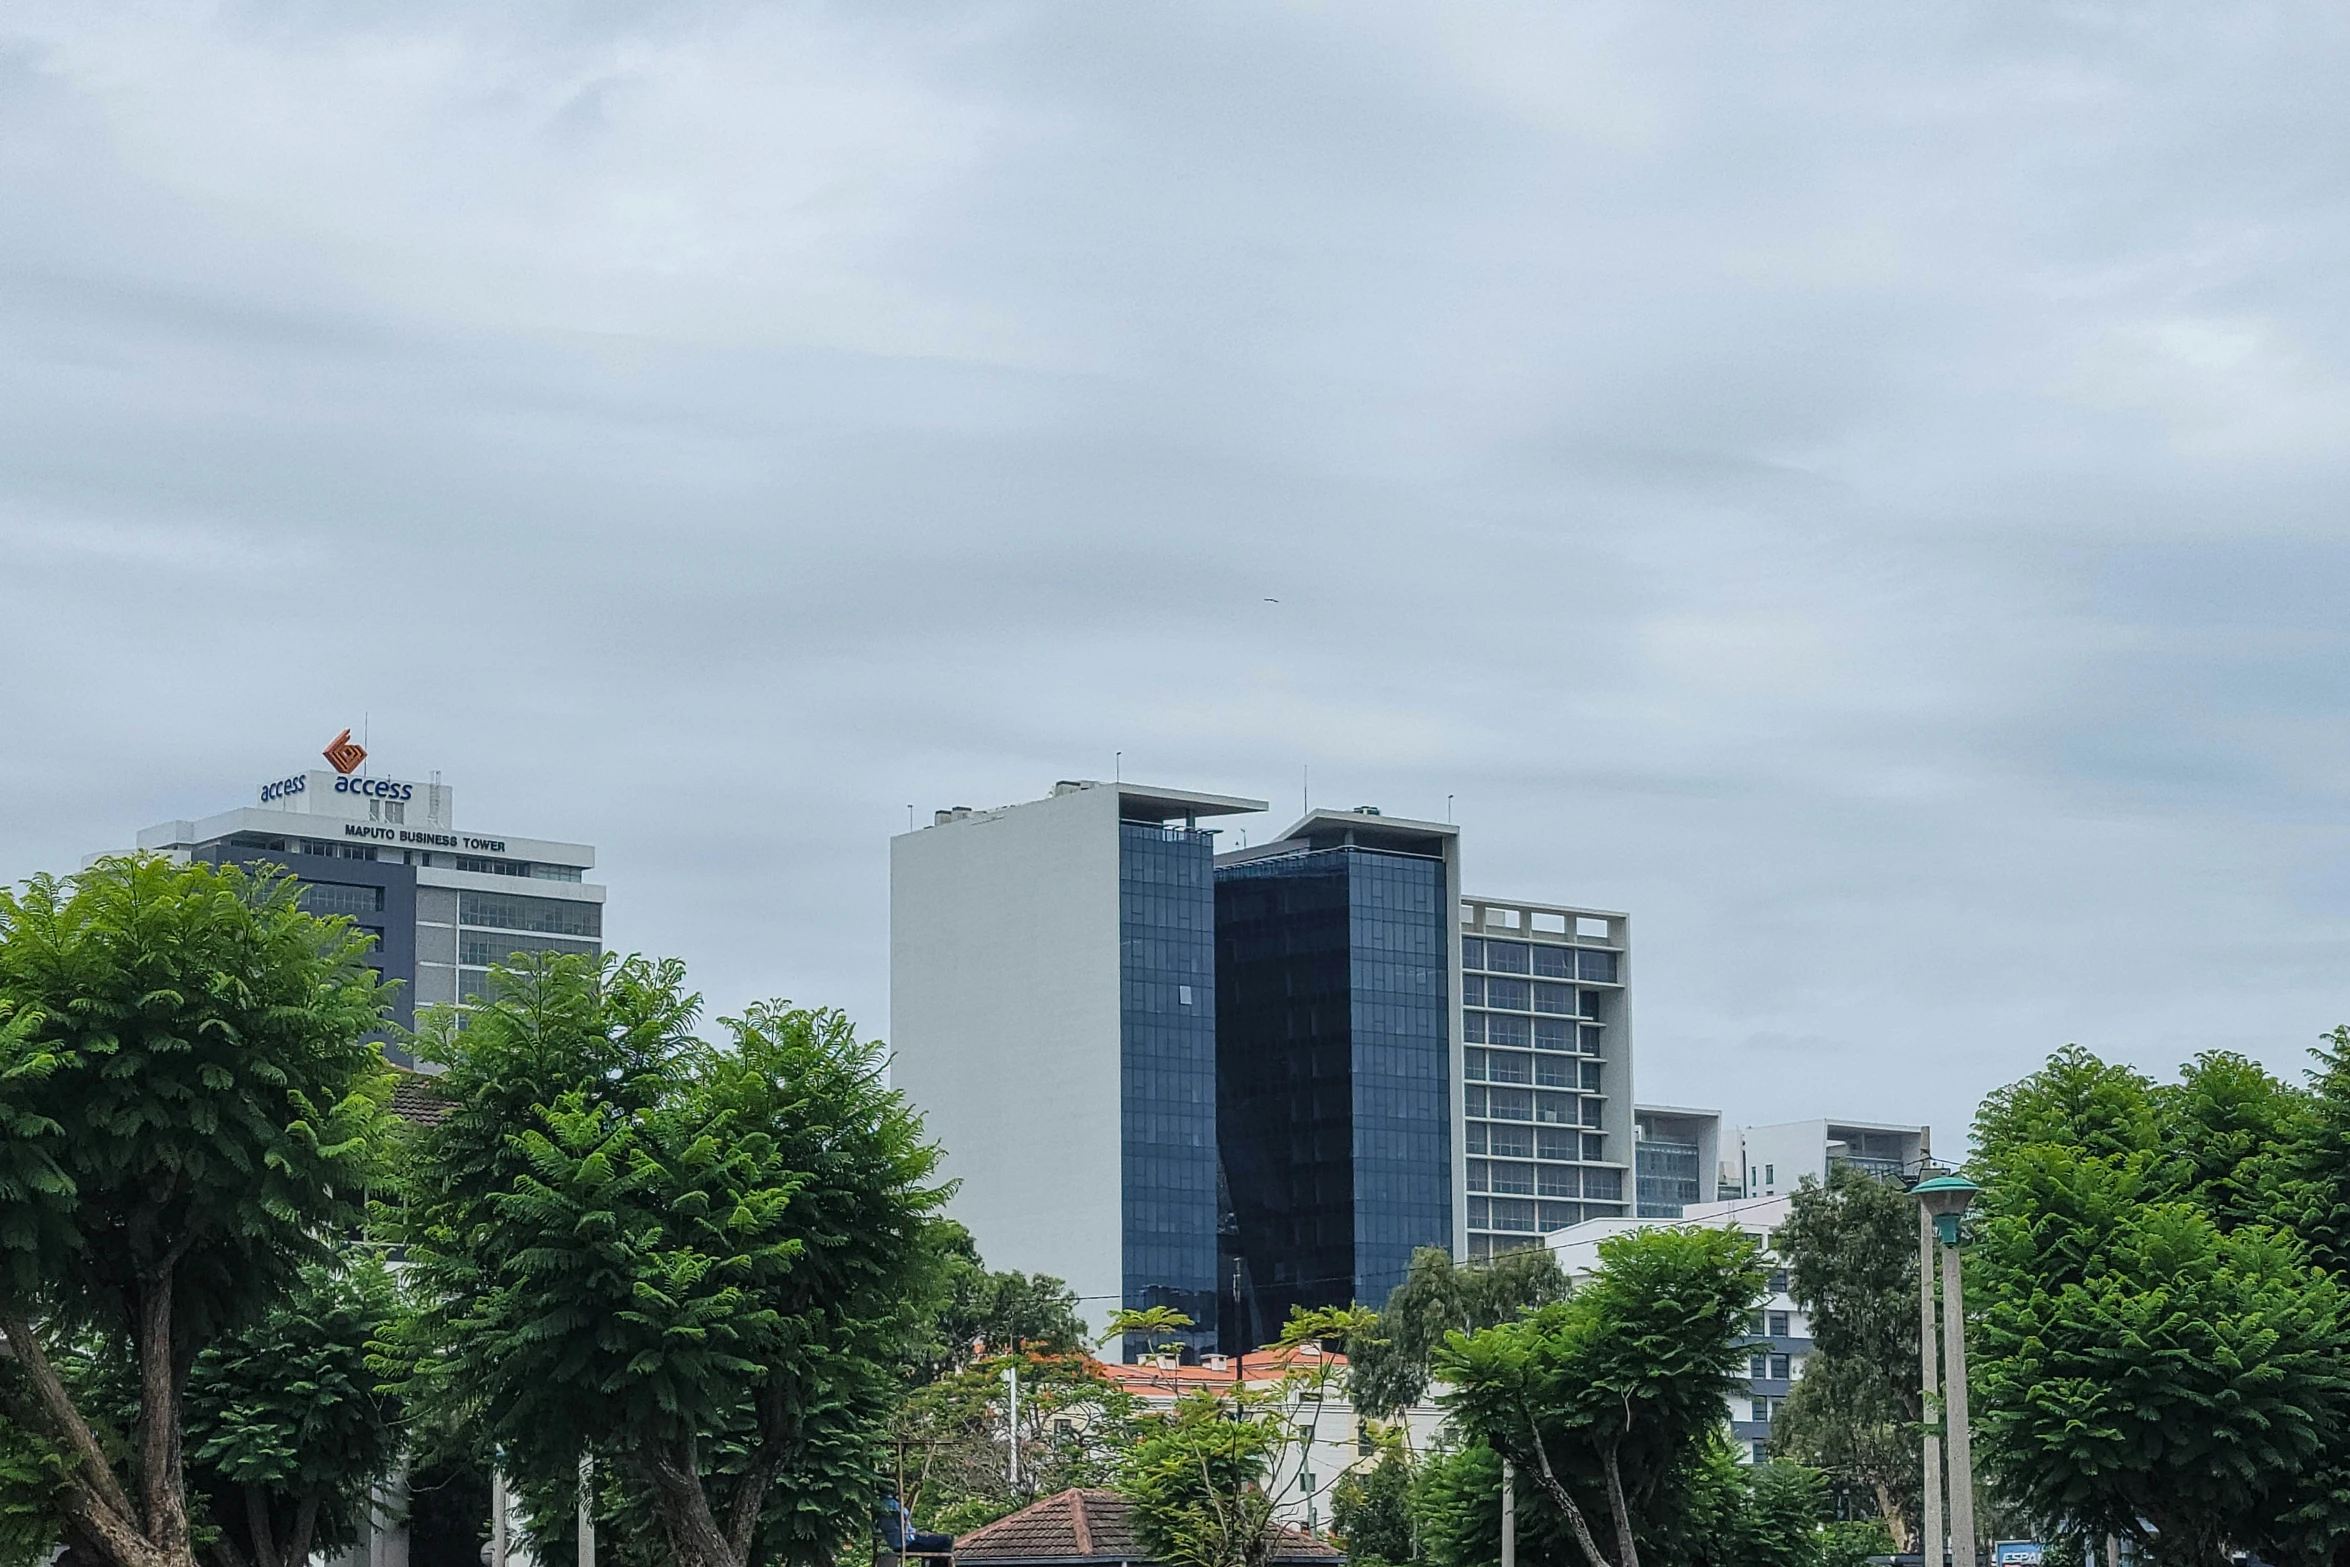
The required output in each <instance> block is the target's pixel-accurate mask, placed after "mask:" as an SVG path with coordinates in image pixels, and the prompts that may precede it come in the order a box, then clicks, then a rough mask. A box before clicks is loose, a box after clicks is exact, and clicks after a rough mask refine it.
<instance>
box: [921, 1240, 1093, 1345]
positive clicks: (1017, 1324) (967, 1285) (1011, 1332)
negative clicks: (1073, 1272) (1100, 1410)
mask: <svg viewBox="0 0 2350 1567" xmlns="http://www.w3.org/2000/svg"><path fill="white" fill-rule="evenodd" d="M935 1229H936V1244H937V1246H938V1250H939V1253H940V1257H941V1262H942V1272H943V1274H944V1277H945V1284H944V1299H943V1300H942V1301H941V1302H940V1304H939V1309H938V1315H937V1317H936V1319H935V1320H934V1323H933V1325H932V1329H931V1335H930V1337H931V1345H930V1348H929V1350H928V1352H927V1354H926V1356H925V1357H924V1361H923V1363H922V1364H921V1365H920V1366H919V1367H918V1368H917V1371H916V1380H918V1381H927V1380H930V1379H931V1378H933V1377H938V1376H944V1375H946V1374H948V1373H950V1372H954V1371H959V1370H961V1369H962V1368H964V1367H965V1366H968V1365H970V1364H971V1362H972V1360H973V1359H974V1357H976V1356H978V1355H980V1354H982V1353H992V1354H998V1355H1000V1354H1004V1353H1006V1352H1020V1351H1033V1352H1035V1353H1037V1354H1041V1355H1075V1354H1078V1353H1080V1352H1081V1351H1083V1350H1084V1348H1085V1345H1086V1332H1085V1319H1084V1318H1083V1317H1081V1316H1080V1315H1079V1314H1078V1310H1077V1292H1076V1291H1074V1290H1072V1289H1070V1288H1069V1286H1068V1285H1067V1284H1065V1283H1064V1282H1062V1281H1061V1280H1059V1279H1056V1278H1054V1277H1053V1276H1052V1275H1051V1274H1049V1273H1021V1272H1017V1271H1009V1272H1001V1273H999V1272H995V1271H993V1270H991V1269H989V1268H988V1267H987V1266H986V1264H984V1263H983V1262H981V1261H980V1258H979V1250H978V1248H977V1247H976V1246H974V1245H973V1244H972V1241H971V1234H970V1232H969V1231H968V1230H966V1229H964V1228H963V1226H961V1225H960V1224H957V1223H955V1222H954V1221H953V1220H951V1219H946V1220H940V1221H939V1222H938V1224H937V1225H936V1226H935Z"/></svg>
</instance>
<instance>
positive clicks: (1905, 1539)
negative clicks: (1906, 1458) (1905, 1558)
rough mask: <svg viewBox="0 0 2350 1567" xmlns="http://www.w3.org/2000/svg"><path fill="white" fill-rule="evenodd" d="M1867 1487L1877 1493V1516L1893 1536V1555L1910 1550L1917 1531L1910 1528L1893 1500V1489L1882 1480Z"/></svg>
mask: <svg viewBox="0 0 2350 1567" xmlns="http://www.w3.org/2000/svg"><path fill="white" fill-rule="evenodd" d="M1869 1486H1870V1488H1871V1489H1872V1490H1874V1491H1875V1492H1876V1493H1877V1516H1878V1517H1879V1518H1882V1519H1884V1520H1885V1528H1886V1530H1887V1531H1888V1532H1889V1533H1891V1534H1892V1536H1893V1552H1894V1554H1895V1555H1897V1556H1898V1555H1900V1554H1901V1553H1903V1552H1905V1551H1908V1550H1909V1549H1911V1542H1912V1541H1914V1540H1915V1539H1916V1538H1917V1530H1915V1529H1913V1528H1911V1527H1910V1522H1909V1519H1908V1517H1907V1516H1906V1515H1905V1514H1903V1512H1902V1511H1901V1509H1900V1507H1899V1506H1897V1505H1896V1504H1895V1502H1894V1500H1893V1488H1892V1487H1891V1486H1889V1485H1887V1484H1886V1483H1885V1482H1884V1481H1882V1480H1871V1481H1870V1482H1869Z"/></svg>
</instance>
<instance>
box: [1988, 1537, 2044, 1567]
mask: <svg viewBox="0 0 2350 1567" xmlns="http://www.w3.org/2000/svg"><path fill="white" fill-rule="evenodd" d="M2043 1549H2045V1547H2043V1546H2042V1545H2041V1544H2040V1542H2039V1541H2038V1540H2001V1541H2000V1542H1999V1543H1997V1544H1996V1545H1994V1546H1992V1547H1991V1567H2040V1553H2041V1551H2042V1550H2043Z"/></svg>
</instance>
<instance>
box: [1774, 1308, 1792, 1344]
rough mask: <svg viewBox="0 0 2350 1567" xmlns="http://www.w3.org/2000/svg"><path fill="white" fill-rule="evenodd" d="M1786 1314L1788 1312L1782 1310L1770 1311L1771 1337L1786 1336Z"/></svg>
mask: <svg viewBox="0 0 2350 1567" xmlns="http://www.w3.org/2000/svg"><path fill="white" fill-rule="evenodd" d="M1787 1315H1788V1314H1787V1313H1786V1312H1784V1311H1774V1312H1772V1313H1771V1337H1773V1338H1785V1337H1787V1336H1788V1335H1787Z"/></svg>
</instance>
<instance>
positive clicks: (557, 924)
mask: <svg viewBox="0 0 2350 1567" xmlns="http://www.w3.org/2000/svg"><path fill="white" fill-rule="evenodd" d="M457 920H458V923H459V924H462V925H497V926H502V927H503V928H505V929H507V930H540V931H546V932H548V933H550V934H552V935H557V936H601V935H603V934H604V910H603V906H602V905H601V904H595V903H574V902H572V901H571V900H570V899H568V898H526V897H522V896H520V895H519V894H516V893H510V892H464V893H459V894H458V897H457Z"/></svg>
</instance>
